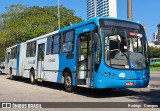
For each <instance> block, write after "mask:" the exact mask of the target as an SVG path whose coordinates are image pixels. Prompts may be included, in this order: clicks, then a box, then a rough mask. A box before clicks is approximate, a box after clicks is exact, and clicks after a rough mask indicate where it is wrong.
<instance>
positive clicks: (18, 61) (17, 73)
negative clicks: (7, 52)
mask: <svg viewBox="0 0 160 111" xmlns="http://www.w3.org/2000/svg"><path fill="white" fill-rule="evenodd" d="M20 47H21V44H18V45H17V51H18V56H17V60H16V62H17V70H16V76H19V64H20V60H19V59H20Z"/></svg>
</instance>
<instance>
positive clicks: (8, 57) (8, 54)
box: [7, 52, 10, 63]
mask: <svg viewBox="0 0 160 111" xmlns="http://www.w3.org/2000/svg"><path fill="white" fill-rule="evenodd" d="M9 60H10V52H8V53H7V63H9Z"/></svg>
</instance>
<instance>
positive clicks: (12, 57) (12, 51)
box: [11, 47, 17, 59]
mask: <svg viewBox="0 0 160 111" xmlns="http://www.w3.org/2000/svg"><path fill="white" fill-rule="evenodd" d="M16 57H17V47H13V48H12V49H11V59H15V58H16Z"/></svg>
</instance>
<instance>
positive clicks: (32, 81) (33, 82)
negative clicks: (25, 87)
mask: <svg viewBox="0 0 160 111" xmlns="http://www.w3.org/2000/svg"><path fill="white" fill-rule="evenodd" d="M30 81H31V84H32V85H34V84H35V83H36V80H35V73H34V70H31V71H30Z"/></svg>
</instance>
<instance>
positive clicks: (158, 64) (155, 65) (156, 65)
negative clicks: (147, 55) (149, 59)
mask: <svg viewBox="0 0 160 111" xmlns="http://www.w3.org/2000/svg"><path fill="white" fill-rule="evenodd" d="M150 67H160V63H156V64H150Z"/></svg>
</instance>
